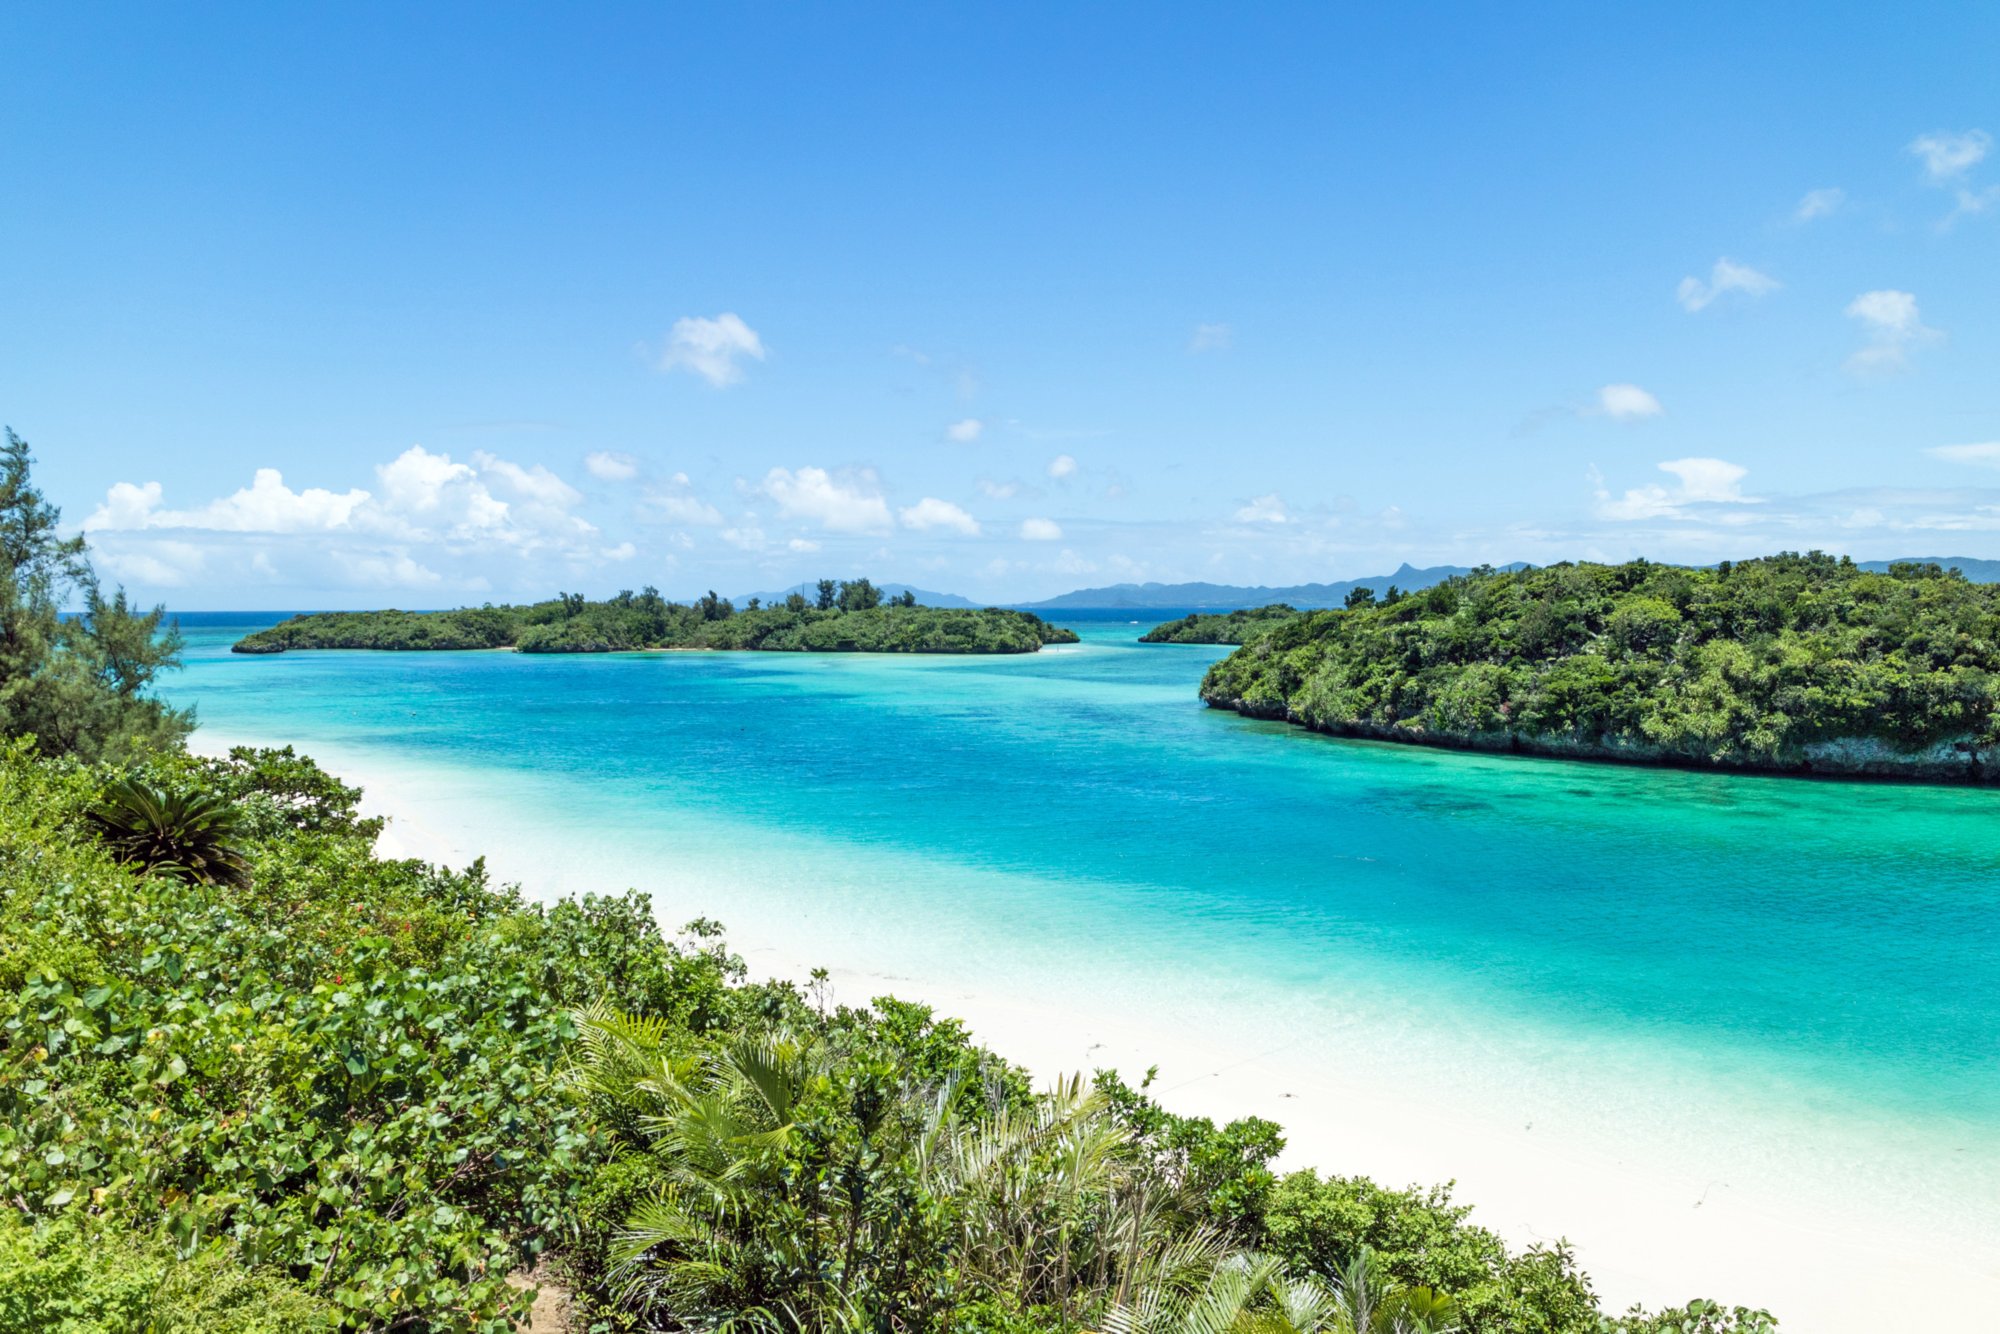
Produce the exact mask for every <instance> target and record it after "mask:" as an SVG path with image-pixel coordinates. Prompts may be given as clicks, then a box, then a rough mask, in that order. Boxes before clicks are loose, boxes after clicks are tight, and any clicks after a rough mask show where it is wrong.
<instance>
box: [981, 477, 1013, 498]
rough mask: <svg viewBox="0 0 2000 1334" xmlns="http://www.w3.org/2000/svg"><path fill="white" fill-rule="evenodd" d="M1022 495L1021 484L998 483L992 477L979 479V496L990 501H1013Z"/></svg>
mask: <svg viewBox="0 0 2000 1334" xmlns="http://www.w3.org/2000/svg"><path fill="white" fill-rule="evenodd" d="M1020 493H1021V484H1020V483H1019V482H998V481H995V480H994V479H992V478H991V477H982V478H980V479H979V494H981V495H982V496H985V497H986V498H987V499H988V500H1012V499H1013V498H1014V497H1015V496H1017V495H1019V494H1020Z"/></svg>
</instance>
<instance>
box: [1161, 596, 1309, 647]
mask: <svg viewBox="0 0 2000 1334" xmlns="http://www.w3.org/2000/svg"><path fill="white" fill-rule="evenodd" d="M1298 614H1299V612H1298V608H1296V607H1290V606H1287V605H1286V604H1284V603H1282V602H1274V603H1272V604H1271V605H1270V606H1268V607H1239V608H1237V609H1236V610H1235V611H1193V612H1189V613H1188V614H1187V615H1185V616H1183V617H1181V618H1180V619H1179V620H1177V621H1163V622H1161V623H1160V624H1159V625H1156V626H1154V627H1153V628H1152V629H1150V630H1148V631H1147V632H1146V633H1145V634H1143V635H1140V636H1139V642H1140V643H1142V644H1245V643H1248V642H1249V641H1250V640H1252V639H1254V638H1256V637H1257V636H1258V635H1260V634H1262V633H1264V631H1266V630H1269V629H1270V628H1271V627H1272V626H1274V625H1277V624H1279V623H1280V622H1283V621H1289V620H1291V619H1292V618H1293V617H1294V616H1297V615H1298Z"/></svg>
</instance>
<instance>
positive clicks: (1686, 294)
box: [1674, 258, 1778, 314]
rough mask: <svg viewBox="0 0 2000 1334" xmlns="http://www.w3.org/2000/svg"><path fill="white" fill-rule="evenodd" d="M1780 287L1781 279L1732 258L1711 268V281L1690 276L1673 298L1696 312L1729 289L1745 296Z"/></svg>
mask: <svg viewBox="0 0 2000 1334" xmlns="http://www.w3.org/2000/svg"><path fill="white" fill-rule="evenodd" d="M1777 290H1778V280H1777V279H1776V278H1773V277H1771V276H1770V275H1769V274H1766V273H1759V272H1758V271H1757V270H1755V269H1753V268H1751V267H1750V266H1749V265H1747V264H1738V263H1737V262H1736V261H1735V260H1733V259H1727V258H1724V259H1718V260H1716V261H1715V267H1714V268H1713V269H1711V270H1709V274H1708V281H1707V282H1703V281H1702V280H1701V279H1699V278H1695V277H1687V278H1683V279H1681V285H1680V286H1679V287H1678V288H1677V289H1675V292H1674V298H1675V300H1677V301H1679V302H1680V303H1681V309H1683V310H1685V311H1687V312H1688V313H1689V314H1693V313H1694V312H1695V311H1698V310H1704V309H1706V308H1707V307H1708V306H1709V305H1710V304H1711V303H1712V302H1714V301H1715V300H1716V299H1717V298H1719V297H1721V296H1723V295H1725V294H1727V293H1729V292H1741V293H1743V294H1744V295H1745V296H1752V297H1757V296H1763V295H1765V294H1766V293H1769V292H1775V291H1777Z"/></svg>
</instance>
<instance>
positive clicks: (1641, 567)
mask: <svg viewBox="0 0 2000 1334" xmlns="http://www.w3.org/2000/svg"><path fill="white" fill-rule="evenodd" d="M1201 692H1202V697H1203V698H1204V699H1205V700H1207V701H1208V702H1209V703H1210V704H1212V705H1215V706H1217V707H1222V708H1234V709H1237V710H1239V711H1241V712H1244V713H1247V714H1252V715H1255V716H1258V717H1274V718H1284V719H1287V720H1290V721H1292V722H1296V723H1301V724H1304V725H1306V726H1308V727H1314V728H1319V729H1322V730H1325V731H1329V732H1335V733H1344V734H1350V735H1362V736H1371V737H1380V738H1384V739H1390V740H1405V741H1426V742H1433V743H1443V744H1457V745H1476V746H1482V747H1489V748H1501V749H1507V748H1514V749H1524V750H1535V751H1543V752H1547V753H1554V754H1565V755H1584V756H1611V757H1620V758H1634V759H1661V760H1669V761H1675V762H1683V763H1696V764H1717V765H1729V766H1740V767H1751V768H1789V769H1818V770H1823V771H1833V772H1841V771H1851V772H1885V773H1903V772H1907V773H1917V774H1922V775H1925V776H1936V777H1969V778H1983V779H1989V780H1990V779H1992V778H1994V777H1996V776H2000V766H1995V765H1993V764H1992V763H1991V762H1990V758H1989V751H1990V749H1991V748H1992V747H1994V746H1995V745H1996V743H2000V720H1996V704H2000V586H1996V585H1989V584H1974V583H1970V582H1968V581H1967V580H1966V579H1964V578H1963V577H1962V576H1960V575H1959V574H1957V573H1956V572H1954V571H1946V570H1942V569H1939V568H1938V567H1937V566H1934V565H1899V566H1895V567H1892V568H1891V569H1890V570H1889V571H1888V572H1887V573H1882V574H1872V573H1869V572H1866V571H1864V570H1862V569H1860V568H1858V567H1857V566H1856V565H1854V564H1853V562H1851V561H1849V560H1847V559H1845V558H1835V557H1832V556H1825V555H1821V554H1819V553H1817V552H1815V553H1812V554H1810V555H1805V556H1799V555H1790V554H1787V555H1780V556H1774V557H1770V558H1768V559H1764V560H1754V561H1744V562H1741V563H1738V564H1729V563H1727V562H1725V563H1724V564H1722V565H1719V566H1716V567H1714V568H1712V569H1687V568H1682V567H1678V566H1663V565H1653V564H1650V563H1648V562H1645V561H1633V562H1631V563H1629V564H1625V565H1591V564H1580V565H1569V564H1564V565H1556V566H1551V567H1548V568H1546V569H1536V570H1522V571H1518V572H1509V573H1499V572H1493V571H1482V572H1477V573H1474V574H1472V575H1469V576H1464V577H1460V578H1456V579H1451V580H1448V581H1446V582H1445V583H1442V584H1439V585H1437V586H1435V587H1433V588H1429V589H1425V590H1424V591H1422V592H1419V593H1412V594H1408V595H1405V596H1403V597H1401V598H1399V599H1398V600H1396V601H1394V602H1392V603H1385V604H1384V605H1381V606H1359V607H1356V608H1354V609H1349V610H1340V611H1325V612H1313V613H1308V614H1306V615H1303V616H1300V617H1297V618H1296V619H1293V620H1289V621H1285V622H1281V623H1280V624H1278V625H1277V626H1275V627H1274V628H1273V629H1271V630H1270V631H1269V632H1268V633H1266V634H1264V635H1262V636H1260V637H1258V638H1256V639H1254V640H1252V641H1250V642H1248V643H1246V644H1245V645H1244V646H1243V647H1242V648H1241V649H1239V650H1238V651H1237V652H1235V653H1233V654H1231V655H1230V656H1229V657H1228V658H1225V659H1224V660H1223V661H1221V662H1219V663H1217V664H1216V665H1215V666H1214V667H1213V668H1212V669H1210V671H1209V673H1208V676H1207V678H1206V679H1205V680H1204V681H1203V682H1202V687H1201Z"/></svg>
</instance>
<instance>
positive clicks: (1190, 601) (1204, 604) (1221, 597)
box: [1015, 561, 1528, 611]
mask: <svg viewBox="0 0 2000 1334" xmlns="http://www.w3.org/2000/svg"><path fill="white" fill-rule="evenodd" d="M1480 568H1485V567H1483V566H1482V567H1480ZM1498 568H1500V569H1503V570H1524V569H1526V568H1528V567H1527V566H1526V565H1524V564H1522V563H1520V562H1518V561H1517V562H1515V563H1514V564H1512V565H1503V566H1500V567H1498ZM1472 570H1473V567H1471V566H1467V565H1433V566H1431V567H1429V568H1428V569H1421V570H1420V569H1417V568H1416V567H1415V566H1413V565H1410V564H1408V563H1407V562H1406V563H1404V564H1403V565H1402V566H1401V567H1399V568H1398V569H1397V570H1396V572H1395V573H1394V574H1382V575H1364V576H1362V577H1361V578H1359V579H1345V580H1341V581H1339V582H1337V583H1331V584H1292V585H1289V586H1286V587H1281V588H1266V587H1264V586H1262V585H1257V586H1254V587H1246V586H1244V585H1242V584H1205V583H1193V584H1112V585H1110V586H1109V587H1106V588H1079V589H1077V590H1076V591H1075V592H1072V593H1064V594H1062V595H1061V596H1059V597H1052V598H1048V599H1046V600H1044V601H1041V602H1022V603H1017V604H1015V605H1017V606H1019V607H1020V608H1021V609H1022V610H1024V611H1081V610H1092V611H1103V610H1111V609H1130V610H1133V611H1147V610H1161V609H1168V608H1171V609H1173V610H1176V611H1182V610H1186V609H1187V608H1190V607H1192V608H1194V609H1196V610H1197V611H1231V610H1235V609H1238V608H1245V607H1264V606H1269V605H1271V604H1272V603H1278V602H1282V603H1286V604H1288V605H1290V606H1293V607H1299V608H1306V609H1310V608H1320V607H1340V606H1344V605H1346V603H1347V599H1348V597H1349V595H1351V594H1352V593H1353V592H1354V591H1355V590H1356V589H1358V588H1366V589H1368V590H1369V591H1371V592H1373V593H1374V594H1375V595H1376V596H1377V597H1382V596H1385V595H1386V594H1387V593H1388V591H1389V588H1390V586H1391V585H1394V586H1395V587H1397V588H1400V589H1402V590H1404V591H1405V592H1415V591H1417V590H1419V589H1425V588H1429V587H1431V586H1432V585H1433V584H1440V583H1443V582H1444V581H1445V580H1447V579H1455V578H1457V577H1459V576H1460V575H1466V574H1471V573H1472Z"/></svg>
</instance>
